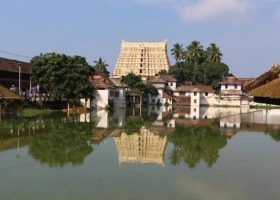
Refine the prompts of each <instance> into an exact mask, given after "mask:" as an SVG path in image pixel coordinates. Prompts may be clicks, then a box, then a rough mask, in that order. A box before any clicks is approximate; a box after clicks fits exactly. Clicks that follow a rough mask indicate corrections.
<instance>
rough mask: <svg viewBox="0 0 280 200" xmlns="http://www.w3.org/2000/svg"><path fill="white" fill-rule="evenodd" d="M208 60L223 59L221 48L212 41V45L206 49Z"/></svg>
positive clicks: (216, 61) (218, 60) (215, 61)
mask: <svg viewBox="0 0 280 200" xmlns="http://www.w3.org/2000/svg"><path fill="white" fill-rule="evenodd" d="M206 55H207V61H208V62H209V63H220V62H221V60H222V56H223V54H222V53H221V51H220V48H219V47H217V46H216V44H215V43H211V44H210V47H208V48H207V50H206Z"/></svg>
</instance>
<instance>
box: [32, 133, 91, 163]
mask: <svg viewBox="0 0 280 200" xmlns="http://www.w3.org/2000/svg"><path fill="white" fill-rule="evenodd" d="M92 151H93V148H92V146H91V145H90V144H89V143H88V138H87V136H86V135H81V134H78V133H73V132H71V133H67V132H66V131H65V130H64V131H63V132H61V131H53V132H51V133H48V134H39V135H36V136H34V137H32V138H31V143H30V146H29V153H30V154H31V155H32V157H33V158H34V159H35V160H38V161H40V162H41V163H46V164H48V165H49V166H64V165H65V164H67V163H69V164H74V165H75V164H82V163H83V160H84V158H85V157H86V156H87V155H89V154H90V153H91V152H92Z"/></svg>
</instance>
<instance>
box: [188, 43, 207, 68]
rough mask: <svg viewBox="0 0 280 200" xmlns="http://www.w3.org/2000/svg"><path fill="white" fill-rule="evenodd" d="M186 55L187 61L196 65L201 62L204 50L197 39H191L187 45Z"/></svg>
mask: <svg viewBox="0 0 280 200" xmlns="http://www.w3.org/2000/svg"><path fill="white" fill-rule="evenodd" d="M186 57H187V60H188V61H190V62H191V63H193V64H195V65H196V66H197V65H198V64H200V63H201V62H203V60H204V58H205V51H204V49H203V46H202V45H201V44H200V42H199V41H193V42H192V43H191V44H190V45H189V46H187V53H186Z"/></svg>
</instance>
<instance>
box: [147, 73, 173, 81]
mask: <svg viewBox="0 0 280 200" xmlns="http://www.w3.org/2000/svg"><path fill="white" fill-rule="evenodd" d="M149 82H151V83H166V82H176V79H175V78H174V76H173V75H169V74H157V75H155V76H154V77H152V78H150V79H149Z"/></svg>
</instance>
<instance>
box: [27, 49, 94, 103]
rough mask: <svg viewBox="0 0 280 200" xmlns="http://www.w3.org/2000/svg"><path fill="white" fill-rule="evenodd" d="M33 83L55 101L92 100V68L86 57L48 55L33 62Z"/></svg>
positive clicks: (37, 57) (42, 55)
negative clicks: (90, 80)
mask: <svg viewBox="0 0 280 200" xmlns="http://www.w3.org/2000/svg"><path fill="white" fill-rule="evenodd" d="M31 70H32V81H33V82H34V83H36V84H39V85H40V86H41V87H43V88H44V90H46V91H47V92H48V93H50V95H51V96H52V97H53V98H54V99H55V100H61V99H67V100H68V101H69V100H78V99H81V98H91V97H92V96H93V90H94V88H93V86H92V84H91V83H90V82H89V76H90V75H91V72H92V68H91V66H89V65H88V63H87V62H86V59H85V58H84V57H80V56H67V55H65V54H56V53H47V54H41V55H39V56H35V57H34V58H32V60H31Z"/></svg>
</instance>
